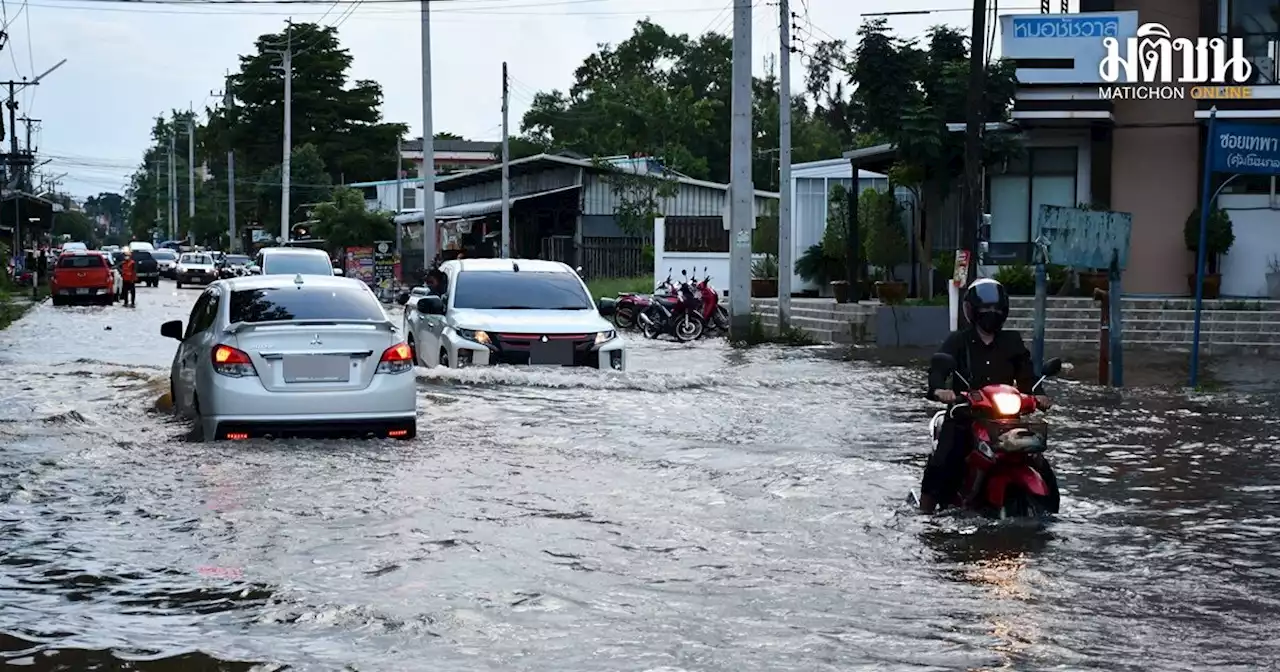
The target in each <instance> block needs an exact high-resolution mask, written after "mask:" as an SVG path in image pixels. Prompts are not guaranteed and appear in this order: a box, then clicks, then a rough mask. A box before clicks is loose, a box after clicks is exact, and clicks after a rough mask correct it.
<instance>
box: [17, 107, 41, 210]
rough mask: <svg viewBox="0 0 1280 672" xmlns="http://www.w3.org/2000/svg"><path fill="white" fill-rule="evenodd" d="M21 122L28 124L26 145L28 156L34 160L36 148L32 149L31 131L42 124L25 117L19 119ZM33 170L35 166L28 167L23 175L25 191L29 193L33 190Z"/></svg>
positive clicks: (37, 120)
mask: <svg viewBox="0 0 1280 672" xmlns="http://www.w3.org/2000/svg"><path fill="white" fill-rule="evenodd" d="M19 121H21V122H23V123H24V124H26V125H27V144H26V147H27V154H29V155H31V157H32V159H33V160H34V157H35V153H36V150H35V148H34V147H32V146H31V129H32V127H34V126H35V125H36V124H38V123H40V120H39V119H32V118H31V117H26V116H24V117H21V118H20V119H19ZM33 169H34V168H33V166H31V165H28V166H27V167H26V170H24V171H23V173H24V174H23V179H22V185H23V189H26V190H27V191H30V190H31V186H32V183H31V171H32V170H33Z"/></svg>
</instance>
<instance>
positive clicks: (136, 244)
mask: <svg viewBox="0 0 1280 672" xmlns="http://www.w3.org/2000/svg"><path fill="white" fill-rule="evenodd" d="M125 247H127V248H129V249H130V250H146V251H148V252H153V251H155V249H156V247H155V245H152V244H151V243H144V242H142V241H138V240H135V241H133V242H132V243H129V244H128V245H126V246H125Z"/></svg>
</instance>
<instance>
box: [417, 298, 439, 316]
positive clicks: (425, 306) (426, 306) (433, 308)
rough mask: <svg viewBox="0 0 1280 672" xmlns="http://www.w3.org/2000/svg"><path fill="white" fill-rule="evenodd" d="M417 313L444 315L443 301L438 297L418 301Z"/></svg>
mask: <svg viewBox="0 0 1280 672" xmlns="http://www.w3.org/2000/svg"><path fill="white" fill-rule="evenodd" d="M418 312H419V313H422V314H423V315H444V301H443V300H441V298H440V297H438V296H424V297H423V298H421V299H418Z"/></svg>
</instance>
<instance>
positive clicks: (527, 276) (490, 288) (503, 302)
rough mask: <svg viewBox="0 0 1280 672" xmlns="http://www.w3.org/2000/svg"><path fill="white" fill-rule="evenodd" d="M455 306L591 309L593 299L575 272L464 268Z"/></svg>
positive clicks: (501, 308)
mask: <svg viewBox="0 0 1280 672" xmlns="http://www.w3.org/2000/svg"><path fill="white" fill-rule="evenodd" d="M456 284H457V286H456V287H455V288H454V292H453V294H454V296H453V307H454V308H475V309H492V310H589V309H592V308H594V306H593V305H592V303H591V298H590V297H589V296H587V293H586V292H585V291H584V290H583V289H582V282H581V281H580V280H578V276H576V275H574V274H572V273H545V272H532V271H470V272H467V271H463V272H461V273H459V274H458V282H457V283H456Z"/></svg>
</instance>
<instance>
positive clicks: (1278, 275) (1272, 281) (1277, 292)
mask: <svg viewBox="0 0 1280 672" xmlns="http://www.w3.org/2000/svg"><path fill="white" fill-rule="evenodd" d="M1267 296H1269V297H1270V298H1271V299H1272V300H1273V301H1276V300H1280V257H1276V256H1272V257H1271V259H1270V260H1269V261H1267Z"/></svg>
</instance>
